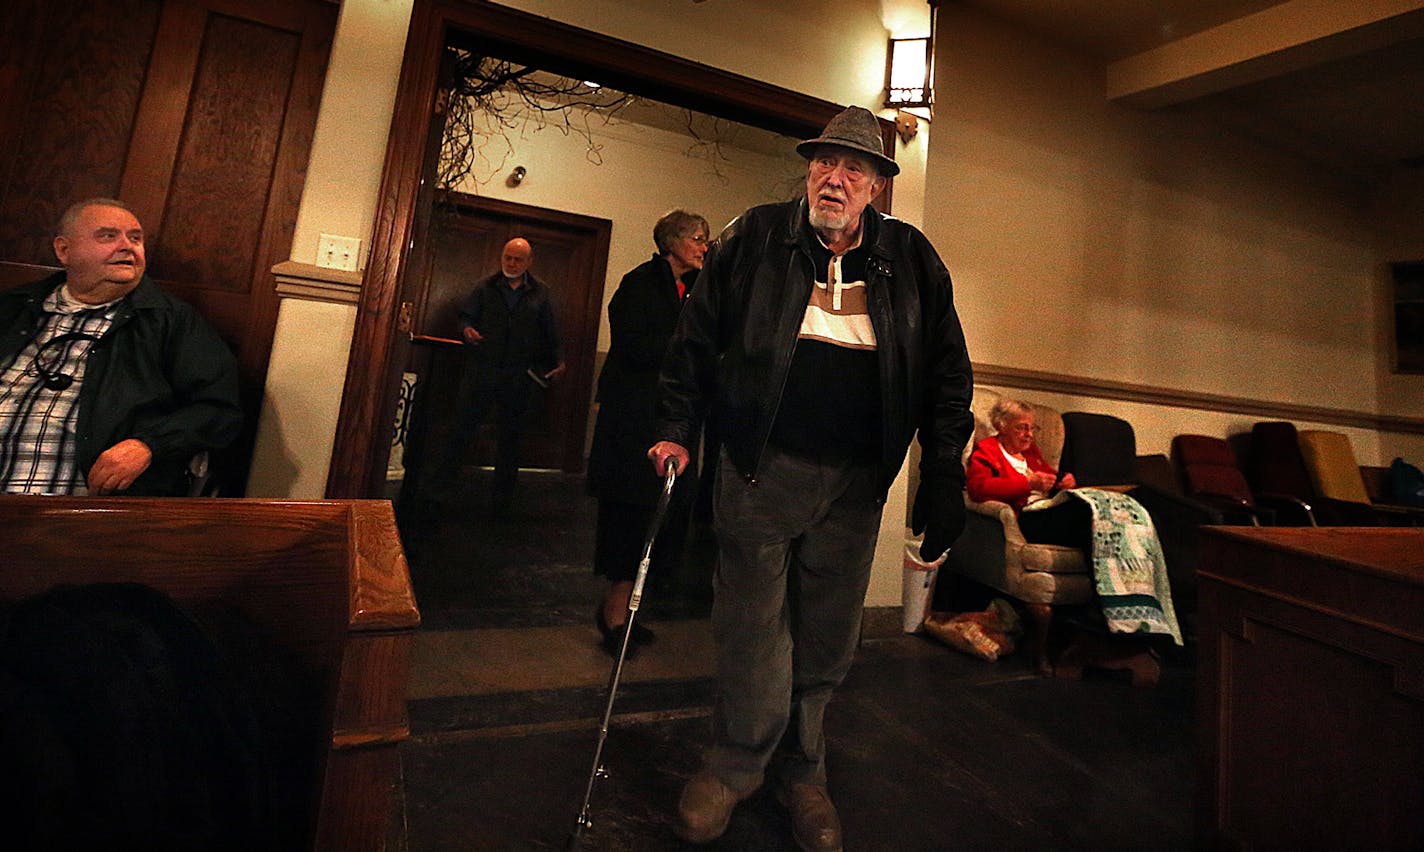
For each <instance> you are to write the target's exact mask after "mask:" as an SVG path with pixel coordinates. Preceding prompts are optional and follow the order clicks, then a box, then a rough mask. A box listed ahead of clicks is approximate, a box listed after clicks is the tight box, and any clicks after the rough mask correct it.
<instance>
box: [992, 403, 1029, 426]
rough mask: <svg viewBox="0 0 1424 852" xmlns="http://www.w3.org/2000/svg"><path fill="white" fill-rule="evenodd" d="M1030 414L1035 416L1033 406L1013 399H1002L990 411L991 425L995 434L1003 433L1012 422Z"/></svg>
mask: <svg viewBox="0 0 1424 852" xmlns="http://www.w3.org/2000/svg"><path fill="white" fill-rule="evenodd" d="M1030 414H1033V406H1032V405H1029V404H1028V403H1026V402H1024V401H1023V400H1019V399H1013V398H1012V397H1007V396H1005V397H1000V399H999V401H998V402H996V403H994V407H993V408H991V409H989V425H990V426H993V427H994V431H995V432H1002V431H1004V426H1005V425H1006V424H1008V422H1009V421H1010V420H1018V419H1020V418H1023V417H1027V416H1029V415H1030Z"/></svg>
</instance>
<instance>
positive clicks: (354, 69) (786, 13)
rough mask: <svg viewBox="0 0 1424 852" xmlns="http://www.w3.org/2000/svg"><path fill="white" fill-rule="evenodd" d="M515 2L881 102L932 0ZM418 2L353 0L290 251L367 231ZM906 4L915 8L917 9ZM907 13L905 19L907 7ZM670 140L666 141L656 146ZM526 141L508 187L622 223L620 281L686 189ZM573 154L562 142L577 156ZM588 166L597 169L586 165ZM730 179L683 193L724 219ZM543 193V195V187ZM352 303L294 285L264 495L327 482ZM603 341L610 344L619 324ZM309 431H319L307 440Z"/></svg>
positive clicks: (904, 159)
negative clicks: (572, 171)
mask: <svg viewBox="0 0 1424 852" xmlns="http://www.w3.org/2000/svg"><path fill="white" fill-rule="evenodd" d="M506 5H509V6H511V7H514V8H518V9H522V10H524V11H528V12H531V13H534V14H538V15H543V16H547V17H550V18H553V19H555V20H559V21H563V22H565V23H569V24H572V25H574V26H579V27H583V28H586V29H589V30H593V31H595V32H599V33H603V34H606V35H610V36H613V37H616V38H621V39H625V40H628V41H633V42H636V43H640V44H645V45H648V46H651V47H654V48H657V49H659V50H665V51H668V52H671V53H676V54H678V55H680V56H683V57H686V58H689V59H692V60H695V61H697V62H702V63H704V64H707V65H710V66H713V67H717V68H722V69H725V70H728V71H731V72H733V73H737V74H742V75H745V76H748V77H751V78H754V79H758V80H762V81H764V82H768V83H771V84H774V85H778V86H782V87H785V88H789V89H793V90H796V91H801V92H804V93H807V94H810V95H813V96H816V97H820V98H824V99H826V100H829V101H833V102H837V103H844V104H860V105H864V106H869V107H872V108H873V107H876V106H877V105H878V103H879V96H880V89H881V86H882V85H883V83H884V61H885V59H884V57H885V39H886V30H885V27H884V24H883V22H882V15H883V14H884V11H885V10H886V9H892V7H911V6H913V7H919V6H920V4H918V3H910V2H909V0H842V2H837V3H833V4H828V3H822V2H819V1H818V0H784V2H781V3H777V4H766V3H762V2H755V0H718V2H716V3H705V4H678V5H677V6H676V8H675V9H670V7H669V5H668V4H667V3H666V2H663V1H662V0H587V1H586V2H582V3H566V2H562V0H559V2H538V0H515V2H510V3H508V4H506ZM410 9H411V0H345V2H343V3H342V12H341V18H340V21H339V23H338V26H337V33H336V40H335V42H334V44H333V48H332V54H331V61H330V65H329V69H328V72H327V82H326V88H325V91H324V92H323V97H322V107H321V111H320V113H319V115H318V122H317V130H316V137H315V139H314V142H313V147H312V153H311V161H310V166H309V173H308V180H307V184H306V187H305V191H304V193H303V196H302V205H301V210H300V213H299V215H298V221H297V228H296V235H295V239H294V242H293V249H292V260H295V261H300V262H304V263H311V262H314V260H315V255H316V244H317V240H318V237H319V235H320V234H323V233H326V234H335V235H339V236H355V237H359V238H361V239H363V241H369V238H370V234H371V229H372V223H373V221H374V215H375V207H376V201H377V198H376V195H377V189H378V186H379V181H380V172H381V168H382V165H383V161H384V153H385V140H386V138H387V135H388V133H389V125H390V117H391V108H392V103H393V100H394V90H395V89H394V87H395V85H396V81H397V79H398V77H399V68H400V61H401V54H402V51H403V49H404V41H405V35H406V29H407V27H408V23H409V18H410ZM897 14H899V15H900V16H902V17H903V15H905V14H906V13H905V11H904V9H899V10H898V13H897ZM908 14H909V16H910V17H913V16H914V14H915V11H914V10H911V11H910V12H909V13H908ZM918 14H920V15H922V16H923V17H924V18H925V19H926V20H927V17H928V10H927V8H919V9H918ZM897 26H900V27H901V28H903V27H904V26H905V25H904V22H903V20H901V19H900V18H897ZM928 136H929V134H928V128H925V129H924V130H922V132H921V135H920V137H919V138H918V139H916V140H914V141H913V142H912V143H910V145H908V146H904V145H902V146H901V147H900V149H899V151H898V153H897V158H899V159H900V160H901V163H902V167H903V169H904V171H903V172H902V173H901V175H900V177H899V178H898V179H897V181H896V188H895V193H896V212H897V214H899V215H901V216H902V217H904V218H907V219H909V220H910V221H912V222H918V221H919V220H920V216H921V215H922V210H923V207H922V199H923V197H924V193H923V189H922V186H923V179H924V164H925V151H926V150H927V140H928ZM668 153H669V152H668V151H662V152H661V153H660V154H659V155H658V156H659V157H660V158H661V157H664V156H666V155H667V154H668ZM527 156H528V158H529V159H528V160H527V161H526V162H523V163H522V164H523V165H525V166H526V168H528V169H529V170H530V178H529V179H528V181H527V182H526V184H525V186H524V187H521V189H520V190H518V191H517V192H516V193H512V194H510V196H509V197H511V198H514V199H515V200H519V201H521V202H523V203H532V204H540V203H543V204H544V205H545V206H553V207H559V208H561V209H566V210H575V211H577V212H585V213H588V214H590V215H599V216H604V217H607V218H611V219H614V220H615V223H619V224H618V225H617V226H616V227H615V230H614V236H613V239H614V243H615V244H614V246H613V255H612V257H611V258H610V267H609V274H610V279H611V283H616V279H617V276H620V275H621V274H622V272H623V271H626V269H628V268H631V267H632V266H633V265H634V264H635V263H637V262H641V261H642V260H643V259H645V257H646V255H648V254H650V253H651V248H650V228H651V223H652V221H653V219H655V218H656V215H657V214H659V213H661V212H664V211H665V210H666V209H667V207H668V206H671V204H672V203H684V202H666V203H664V202H663V201H659V202H657V203H652V202H643V203H641V204H636V203H635V204H625V203H623V202H625V201H626V200H627V196H626V193H620V192H619V189H618V187H619V186H620V184H619V182H617V181H614V180H611V179H609V178H608V177H607V175H609V174H610V173H612V172H614V171H618V170H620V169H622V168H623V166H622V165H620V164H615V165H614V167H613V168H610V169H605V170H604V171H602V172H600V173H598V174H597V175H591V176H589V177H590V179H589V180H586V181H578V182H568V183H566V184H564V185H563V186H561V187H560V188H559V189H558V190H557V191H556V190H555V189H554V184H553V183H552V182H550V180H549V177H548V176H549V175H550V174H553V173H554V169H553V168H552V167H550V168H546V167H545V166H546V164H545V162H544V161H542V160H540V159H538V158H537V157H538V156H540V155H539V154H538V152H535V151H532V150H531V151H530V152H529V153H528V155H527ZM550 156H552V154H550ZM568 162H569V159H568V157H564V158H563V163H564V164H567V163H568ZM513 165H514V163H510V164H509V167H510V168H512V167H513ZM574 168H576V169H577V170H578V171H583V170H584V169H583V167H582V166H577V167H574ZM646 177H647V171H646V170H644V172H643V178H644V179H646ZM626 179H627V178H626V177H625V180H626ZM732 184H734V185H733V186H729V187H727V188H726V190H725V191H722V192H719V191H716V187H714V186H713V185H711V184H710V183H708V184H705V185H698V186H697V187H696V188H695V190H696V191H695V192H692V193H688V197H689V198H690V199H691V200H690V201H688V202H685V203H686V204H687V206H690V207H693V208H694V209H697V208H699V207H700V208H701V209H700V211H699V212H702V213H703V214H704V215H706V216H707V217H708V219H709V221H711V222H713V223H714V227H718V226H720V225H721V224H722V223H723V222H725V220H726V219H728V218H730V217H731V216H732V215H734V214H735V213H736V212H739V210H740V209H741V208H743V207H745V206H746V203H747V202H749V200H752V199H751V196H754V195H755V194H756V192H755V191H754V187H751V186H750V182H749V180H748V179H747V178H746V177H745V176H744V175H740V174H738V175H733V176H732ZM626 185H627V184H626V183H624V184H622V186H624V187H626ZM503 189H504V187H503V184H502V183H501V182H499V181H492V182H491V183H490V185H488V187H487V188H484V189H482V190H481V191H484V192H488V193H489V194H490V195H492V196H498V195H499V194H500V193H501V192H502V190H503ZM686 189H687V188H684V190H686ZM780 195H781V193H780V192H772V193H770V194H768V195H767V196H766V197H763V198H761V199H755V200H775V199H776V197H779V196H780ZM541 198H542V199H544V201H543V202H541V201H536V200H534V199H541ZM579 199H583V200H579ZM594 199H601V200H602V202H603V203H597V202H595V201H594ZM719 220H720V221H719ZM369 248H370V247H369V245H363V252H362V255H363V258H364V257H366V256H369ZM610 295H611V291H610V292H607V293H605V299H606V298H607V297H609V296H610ZM333 310H335V311H336V312H338V313H340V312H342V311H345V312H346V313H345V314H344V315H343V316H342V317H341V318H340V319H338V318H336V317H332V316H329V314H331V313H332V312H333ZM354 313H355V308H354V306H352V307H350V308H335V309H333V308H332V307H331V306H324V305H320V303H309V302H302V301H299V300H293V299H287V300H284V301H283V305H282V309H281V315H280V317H279V327H280V328H281V329H283V330H284V333H282V334H279V336H278V339H277V340H276V341H275V342H274V346H273V352H272V359H271V366H270V368H269V371H268V381H267V388H266V391H267V396H266V399H265V400H264V404H263V412H262V420H261V422H260V423H259V434H258V445H257V451H256V453H255V454H254V459H253V465H252V474H251V480H250V481H251V482H252V486H251V487H250V489H249V493H251V494H253V495H254V496H258V495H260V496H289V497H319V496H321V495H322V492H323V490H324V482H325V479H326V475H327V470H328V468H329V464H330V458H329V453H330V446H331V442H330V439H327V438H323V439H320V440H313V439H311V438H310V436H311V435H314V434H322V435H329V436H332V437H334V434H335V429H336V412H337V409H338V403H337V402H336V401H337V400H339V395H340V388H341V384H342V380H343V378H344V375H345V367H346V355H347V349H349V345H350V343H349V341H350V328H351V322H352V321H353V318H354ZM301 329H320V331H319V333H318V335H317V336H316V337H306V338H304V339H303V338H302V337H301V333H300V331H298V330H301ZM600 341H601V344H600V345H601V346H604V347H606V341H607V336H606V329H605V330H604V331H603V332H602V333H601V335H600ZM297 435H303V436H305V437H303V438H302V440H301V441H300V442H297V441H296V439H295V438H296V436H297ZM903 491H904V488H903V484H902V486H901V487H899V488H898V489H896V492H895V493H892V499H891V501H890V504H889V506H887V511H886V517H887V518H890V519H891V523H889V524H887V528H888V529H889V530H890V533H891V535H890V536H888V537H889V538H894V539H898V538H899V533H900V522H899V519H900V518H903V516H904V514H905V506H904V500H905V497H904V494H903ZM881 562H883V563H885V565H884V570H885V572H887V573H888V579H886V580H885V581H884V582H882V581H881V578H880V576H879V574H877V578H876V580H875V581H873V585H872V590H871V595H870V601H871V602H872V603H880V604H889V603H896V602H898V600H899V587H898V582H899V581H898V576H899V547H898V541H897V542H896V543H895V545H894V548H893V550H889V551H887V553H886V554H885V555H883V558H881V559H880V560H878V562H877V564H880V563H881Z"/></svg>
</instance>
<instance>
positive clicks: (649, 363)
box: [588, 255, 696, 506]
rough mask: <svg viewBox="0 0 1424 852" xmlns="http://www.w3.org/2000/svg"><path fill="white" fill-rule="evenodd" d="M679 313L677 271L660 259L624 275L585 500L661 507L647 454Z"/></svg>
mask: <svg viewBox="0 0 1424 852" xmlns="http://www.w3.org/2000/svg"><path fill="white" fill-rule="evenodd" d="M691 279H692V276H691V275H688V276H685V277H684V279H683V281H684V283H689V282H690V281H691ZM689 292H690V290H689ZM681 310H682V300H681V299H679V298H678V294H677V281H676V280H674V278H673V274H672V267H671V266H669V265H668V262H667V260H665V259H664V258H663V257H661V256H659V255H654V256H653V259H652V260H649V261H648V262H646V263H642V264H639V265H638V266H636V267H634V268H633V269H632V270H631V271H630V272H629V273H628V274H627V275H624V276H623V280H622V281H620V282H618V290H617V291H616V292H614V294H613V299H612V300H611V301H610V302H609V303H608V329H609V334H610V336H611V341H610V343H609V346H608V357H607V358H606V359H604V362H603V371H602V372H601V373H599V376H598V396H597V399H598V420H597V422H596V423H595V424H594V428H593V447H592V449H591V450H590V451H589V456H588V493H589V494H592V495H593V496H595V497H598V498H599V499H602V500H614V501H617V502H621V503H636V504H641V505H648V506H651V505H653V504H654V503H656V502H657V498H658V493H659V491H660V489H661V487H662V479H661V478H660V477H658V476H657V475H656V474H655V473H654V472H653V466H652V465H651V464H649V463H648V459H647V452H648V447H651V446H652V445H653V441H654V440H655V438H654V436H655V435H656V434H657V421H658V417H657V409H658V369H659V367H661V366H662V363H663V353H665V352H666V351H667V346H668V341H669V340H671V339H672V334H673V330H674V329H675V328H676V327H677V316H678V313H679V312H680V311H681ZM695 446H696V442H695V439H694V444H693V447H694V451H695ZM693 473H695V470H686V471H682V475H681V476H680V477H679V480H678V483H679V484H678V487H679V488H682V487H683V485H682V483H683V482H691V481H692V478H691V476H690V475H691V474H693Z"/></svg>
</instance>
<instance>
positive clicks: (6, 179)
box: [0, 0, 162, 265]
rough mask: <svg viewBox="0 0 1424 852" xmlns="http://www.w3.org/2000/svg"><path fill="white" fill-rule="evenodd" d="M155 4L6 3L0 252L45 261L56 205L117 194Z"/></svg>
mask: <svg viewBox="0 0 1424 852" xmlns="http://www.w3.org/2000/svg"><path fill="white" fill-rule="evenodd" d="M161 5H162V4H160V3H159V2H157V0H115V2H112V3H103V4H94V3H83V2H73V0H68V2H57V3H46V4H38V3H20V4H15V5H14V6H11V5H10V4H7V8H6V10H5V12H4V16H5V17H6V18H7V19H9V20H8V21H7V24H6V26H5V30H4V33H5V35H4V43H3V44H0V50H3V51H4V56H5V61H4V67H5V79H6V80H7V82H9V83H10V84H11V85H13V86H14V88H13V89H10V90H9V91H7V93H6V95H5V99H4V101H0V107H3V111H4V118H3V119H0V122H3V123H0V128H3V134H2V136H3V138H0V154H3V159H0V163H3V165H0V168H3V172H2V173H0V258H3V259H4V260H10V261H16V262H20V263H32V264H41V265H53V264H54V263H55V257H54V252H53V250H52V249H51V247H50V246H51V242H52V241H53V238H54V226H55V224H56V223H57V222H58V221H59V216H60V214H61V213H63V212H64V209H65V208H66V207H68V206H69V204H71V203H73V202H74V201H78V200H80V199H82V198H91V197H94V196H115V195H117V194H118V192H119V182H120V179H121V177H122V175H123V168H124V158H125V157H126V156H127V154H128V150H129V137H130V135H131V134H132V132H133V125H134V119H135V115H136V114H137V112H138V107H139V97H140V93H141V91H142V88H143V81H144V73H145V69H146V67H147V64H148V57H149V54H150V52H151V50H152V48H153V42H154V38H155V34H156V32H157V29H158V18H159V12H160V8H161Z"/></svg>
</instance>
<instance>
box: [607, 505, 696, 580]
mask: <svg viewBox="0 0 1424 852" xmlns="http://www.w3.org/2000/svg"><path fill="white" fill-rule="evenodd" d="M692 493H693V491H692V489H690V488H683V487H681V485H680V484H679V486H678V487H677V488H676V489H675V490H674V491H673V496H672V501H671V502H670V503H669V505H668V514H667V519H666V521H665V522H664V524H663V529H662V532H661V533H659V534H658V538H657V540H656V541H655V542H653V554H652V561H651V563H650V564H649V566H648V576H649V577H650V578H651V577H654V576H657V577H660V578H668V577H671V576H673V575H675V574H676V573H677V571H678V569H679V568H681V567H682V557H683V551H684V548H685V546H686V543H687V527H688V521H689V520H690V519H691V515H692V512H691V509H692V499H691V497H692ZM654 508H655V507H653V506H642V505H638V504H635V503H619V502H617V501H614V500H599V501H598V528H597V530H596V532H595V535H594V545H593V570H594V571H595V572H596V573H598V574H602V575H603V576H605V577H607V578H608V579H609V581H610V582H614V583H617V582H620V581H629V582H631V581H632V580H634V579H635V578H636V577H637V576H638V562H639V561H640V560H641V559H642V558H643V544H644V543H645V542H646V541H647V538H648V525H649V524H651V523H652V522H653V510H654Z"/></svg>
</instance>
